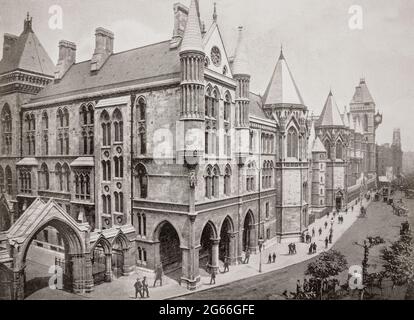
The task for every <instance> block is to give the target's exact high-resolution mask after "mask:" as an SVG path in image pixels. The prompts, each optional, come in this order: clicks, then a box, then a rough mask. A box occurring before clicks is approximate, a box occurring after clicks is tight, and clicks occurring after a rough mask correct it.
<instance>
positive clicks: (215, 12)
mask: <svg viewBox="0 0 414 320" xmlns="http://www.w3.org/2000/svg"><path fill="white" fill-rule="evenodd" d="M216 5H217V4H216V3H215V2H214V13H213V21H214V22H217V7H216Z"/></svg>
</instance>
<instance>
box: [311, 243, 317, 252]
mask: <svg viewBox="0 0 414 320" xmlns="http://www.w3.org/2000/svg"><path fill="white" fill-rule="evenodd" d="M316 248H317V246H316V242H314V243H311V245H310V246H309V254H314V253H316Z"/></svg>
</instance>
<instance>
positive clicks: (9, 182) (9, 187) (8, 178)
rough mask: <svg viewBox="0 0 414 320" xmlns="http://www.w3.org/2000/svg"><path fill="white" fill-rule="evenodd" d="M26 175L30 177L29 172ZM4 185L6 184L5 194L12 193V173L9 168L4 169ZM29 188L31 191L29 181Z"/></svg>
mask: <svg viewBox="0 0 414 320" xmlns="http://www.w3.org/2000/svg"><path fill="white" fill-rule="evenodd" d="M28 174H29V177H30V172H29V173H28ZM29 179H30V178H29ZM6 183H7V188H6V192H7V193H8V194H12V193H13V178H12V171H11V169H10V167H9V166H7V167H6ZM29 188H30V189H31V180H29Z"/></svg>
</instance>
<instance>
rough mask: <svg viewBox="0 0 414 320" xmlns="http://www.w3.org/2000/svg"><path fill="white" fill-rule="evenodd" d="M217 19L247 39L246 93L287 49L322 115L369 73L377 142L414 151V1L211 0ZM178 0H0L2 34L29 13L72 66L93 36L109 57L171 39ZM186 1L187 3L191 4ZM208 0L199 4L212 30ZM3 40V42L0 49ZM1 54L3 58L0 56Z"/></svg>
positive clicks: (227, 33)
mask: <svg viewBox="0 0 414 320" xmlns="http://www.w3.org/2000/svg"><path fill="white" fill-rule="evenodd" d="M215 1H216V2H217V9H218V23H219V26H220V29H221V32H222V35H223V38H224V42H225V44H226V46H227V52H228V53H229V54H231V53H232V52H233V51H234V45H235V36H236V34H237V26H239V25H243V26H244V27H245V30H246V37H247V38H248V41H249V43H250V45H249V56H250V57H251V69H252V80H251V88H252V91H254V92H256V93H260V94H263V93H264V91H265V89H266V85H267V82H268V81H269V79H270V76H271V73H272V71H273V67H274V65H275V63H276V60H277V58H278V56H279V51H280V45H281V43H283V48H284V54H285V57H286V60H287V62H288V64H289V66H290V68H291V71H292V72H293V75H294V77H295V80H296V82H297V84H298V86H299V89H300V91H301V94H302V96H303V98H304V100H305V103H306V105H307V106H308V107H310V108H311V109H312V110H313V111H314V113H315V114H319V113H320V111H321V109H322V107H323V104H324V102H325V100H326V97H327V95H328V93H329V89H330V88H332V91H333V93H334V96H335V98H336V101H337V103H338V105H339V106H340V108H341V110H342V108H343V106H344V105H346V104H349V102H350V100H351V98H352V95H353V93H354V90H355V86H356V85H358V83H359V79H360V78H361V77H365V79H366V82H367V85H368V87H369V89H370V91H371V94H372V96H373V98H374V100H375V102H376V105H377V108H378V109H379V110H380V112H382V113H383V115H384V119H383V124H382V125H381V126H380V127H379V129H378V130H377V141H378V142H379V143H384V142H391V140H392V131H393V128H396V127H399V128H401V131H402V143H403V149H404V150H414V129H413V128H414V112H413V103H414V90H413V87H412V86H413V84H414V72H413V70H414V28H413V24H414V20H413V18H414V1H412V0H393V1H389V0H306V1H305V0H301V1H299V0H289V1H286V0H283V1H282V0H254V1H252V0H215ZM175 2H178V1H177V0H116V1H110V0H82V1H81V0H60V1H59V0H53V1H51V0H42V1H39V0H0V34H1V35H2V34H3V33H4V32H8V33H13V34H20V33H21V31H22V28H23V20H24V18H25V16H26V12H27V11H29V12H30V14H31V15H32V16H33V28H34V30H35V32H36V34H37V36H38V37H39V39H40V41H41V43H42V44H43V45H44V47H45V48H46V50H47V51H48V52H49V54H50V56H51V58H52V60H53V61H54V62H56V59H57V55H58V50H57V44H58V42H59V40H61V39H65V40H70V41H73V42H75V43H76V44H77V47H78V51H77V61H83V60H88V59H90V58H91V56H92V53H93V49H94V45H95V43H94V30H95V28H96V27H98V26H101V27H105V28H108V29H110V30H112V31H113V32H114V33H115V52H118V51H123V50H128V49H131V48H135V47H139V46H142V45H146V44H150V43H155V42H159V41H163V40H166V39H169V38H170V37H171V35H172V30H173V9H172V8H173V4H174V3H175ZM182 3H184V4H185V5H187V6H188V5H189V3H190V0H183V1H182ZM213 3H214V0H200V10H201V16H202V20H204V21H205V23H206V26H207V27H209V25H210V24H211V20H212V11H213ZM56 4H57V5H60V6H61V7H62V9H63V28H62V29H61V30H59V29H57V30H52V29H50V28H49V19H50V17H51V15H50V14H49V12H48V11H49V7H50V6H52V5H56ZM352 5H360V6H361V7H362V10H363V29H362V30H351V29H350V28H349V25H348V21H349V19H350V18H351V16H352V14H350V13H349V8H350V7H351V6H352ZM2 46H3V37H1V38H0V47H1V48H2ZM1 54H2V52H0V56H1Z"/></svg>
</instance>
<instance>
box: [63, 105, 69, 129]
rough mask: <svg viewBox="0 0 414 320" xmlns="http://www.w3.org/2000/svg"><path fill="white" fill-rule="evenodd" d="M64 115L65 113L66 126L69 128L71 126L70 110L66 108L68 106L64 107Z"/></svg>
mask: <svg viewBox="0 0 414 320" xmlns="http://www.w3.org/2000/svg"><path fill="white" fill-rule="evenodd" d="M63 115H64V118H65V127H66V128H68V127H69V111H68V109H66V108H65V109H64V111H63Z"/></svg>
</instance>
